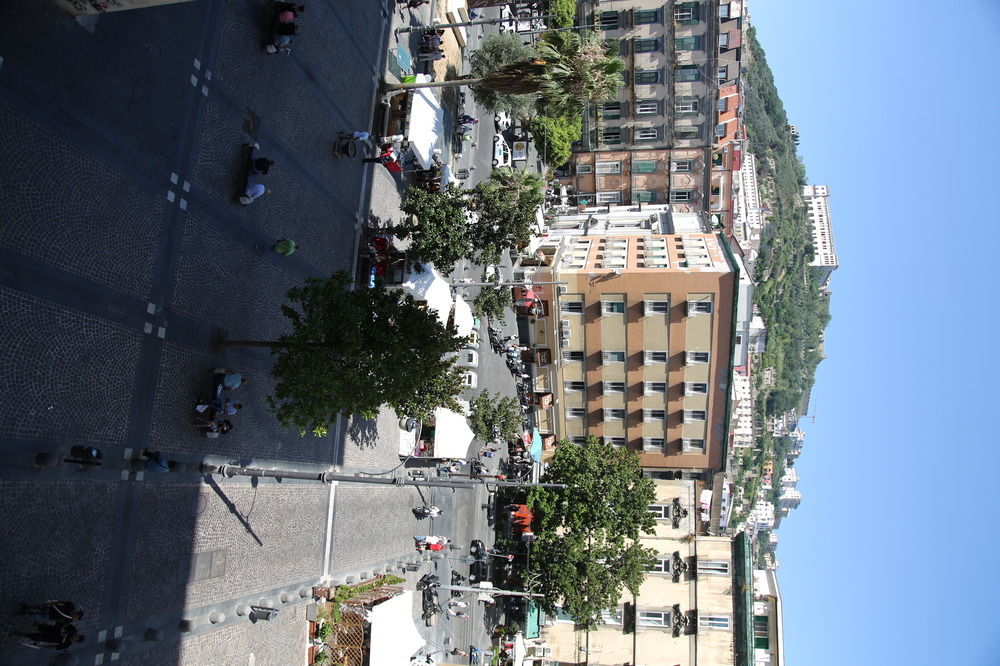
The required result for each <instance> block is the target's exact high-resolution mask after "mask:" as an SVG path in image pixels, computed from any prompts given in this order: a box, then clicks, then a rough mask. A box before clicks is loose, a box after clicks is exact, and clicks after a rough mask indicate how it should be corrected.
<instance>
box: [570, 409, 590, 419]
mask: <svg viewBox="0 0 1000 666" xmlns="http://www.w3.org/2000/svg"><path fill="white" fill-rule="evenodd" d="M586 415H587V408H586V407H570V408H568V409H567V410H566V418H568V419H582V418H583V417H584V416H586Z"/></svg>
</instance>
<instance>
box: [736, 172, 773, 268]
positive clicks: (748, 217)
mask: <svg viewBox="0 0 1000 666" xmlns="http://www.w3.org/2000/svg"><path fill="white" fill-rule="evenodd" d="M734 175H735V177H736V180H737V183H738V187H739V189H738V191H737V194H736V217H735V222H734V224H733V233H734V235H735V236H736V240H737V242H738V243H739V244H740V247H742V248H743V249H744V251H747V250H752V251H753V254H756V248H757V247H758V246H759V245H760V234H761V231H762V230H763V229H764V223H765V220H764V215H763V206H762V205H761V202H760V190H759V189H758V187H757V158H755V157H754V156H753V154H751V153H744V155H743V162H742V163H741V164H740V170H739V171H738V172H737V173H736V174H734ZM748 256H749V255H748Z"/></svg>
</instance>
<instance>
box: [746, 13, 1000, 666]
mask: <svg viewBox="0 0 1000 666" xmlns="http://www.w3.org/2000/svg"><path fill="white" fill-rule="evenodd" d="M749 8H750V13H751V16H752V23H753V25H755V26H756V27H757V36H758V39H759V40H760V42H761V44H762V46H763V47H764V50H765V51H766V53H767V58H768V63H769V64H770V66H771V68H772V70H773V71H774V75H775V80H776V83H777V86H778V92H779V94H780V95H781V98H782V100H783V101H784V105H785V110H786V111H787V112H788V116H789V121H790V122H791V123H792V124H795V125H797V126H798V127H799V131H800V133H801V136H802V139H801V143H800V147H799V152H800V154H801V155H802V156H803V159H804V161H805V164H806V169H807V172H808V177H809V180H810V182H811V183H814V184H818V185H829V186H830V188H831V198H830V208H831V218H832V220H833V231H834V237H835V239H836V244H837V250H838V254H839V257H840V268H839V269H838V270H837V271H836V272H835V273H834V274H833V280H832V283H831V286H832V290H833V300H832V308H831V309H832V314H833V321H832V322H831V324H830V327H829V328H828V329H827V345H826V351H827V359H826V360H825V361H824V362H823V363H822V364H821V365H820V368H819V371H818V373H817V382H816V387H815V389H814V390H813V400H812V405H811V407H812V409H811V411H812V412H813V413H814V414H815V416H816V421H815V424H814V423H812V422H811V421H810V420H809V419H805V420H803V421H801V422H800V425H801V426H802V427H803V429H804V430H806V432H807V433H808V435H807V437H806V443H805V448H804V452H803V454H802V457H801V458H800V460H799V462H798V463H797V464H796V467H797V468H798V472H799V477H800V478H801V481H800V483H799V489H800V490H801V491H802V493H803V495H804V497H803V501H802V505H801V506H800V507H799V508H798V509H797V510H794V511H793V512H792V514H791V516H790V517H789V518H788V519H787V520H786V521H784V523H783V524H782V527H781V529H780V530H779V532H780V543H779V546H778V559H779V561H780V563H781V566H780V569H779V570H778V578H779V583H780V585H781V588H782V598H783V602H784V626H785V650H786V654H787V663H789V664H792V665H793V666H802V665H808V666H821V665H824V664H836V665H837V666H843V665H844V664H850V665H851V666H858V665H859V664H873V665H878V666H886V665H895V664H904V665H907V666H913V665H919V664H935V665H940V664H948V665H952V664H954V665H955V666H966V665H979V664H984V665H986V664H988V665H990V666H994V665H996V664H1000V608H998V606H1000V603H998V601H1000V598H998V593H1000V584H998V583H997V578H998V574H997V572H996V570H995V569H996V568H997V566H998V565H1000V557H998V555H1000V553H998V547H997V546H998V544H997V542H998V537H997V533H998V521H997V520H995V518H996V516H997V514H998V510H997V504H998V502H997V500H998V497H1000V493H998V492H996V491H995V490H994V488H997V487H1000V484H998V483H997V481H996V480H995V475H996V474H997V471H998V470H1000V465H998V463H1000V456H998V450H1000V435H998V434H997V429H996V426H995V424H994V418H996V415H997V414H998V413H1000V391H998V390H997V388H996V383H997V381H998V379H1000V373H998V370H1000V368H998V363H997V350H996V346H997V342H998V336H997V330H998V325H1000V321H998V316H997V314H996V313H997V312H998V310H1000V298H998V296H997V292H998V291H1000V267H997V268H994V264H995V263H996V261H995V259H991V256H992V255H993V251H994V250H995V247H994V246H995V240H994V239H995V237H996V234H997V230H998V227H1000V215H998V214H997V212H996V199H997V195H998V192H1000V177H998V175H997V171H998V169H997V167H998V162H1000V160H998V159H997V158H996V157H994V154H995V152H996V151H995V148H994V145H996V143H997V142H996V140H995V138H994V136H993V129H994V126H995V125H997V121H998V120H1000V111H998V106H1000V105H998V102H1000V99H998V98H1000V95H998V92H997V88H998V84H997V76H995V75H994V73H993V70H994V68H995V67H996V66H997V65H998V63H1000V46H998V45H1000V2H997V0H949V1H948V2H935V3H930V2H922V1H920V0H907V1H906V2H903V1H900V0H877V1H867V2H850V1H841V2H830V3H820V2H811V1H806V0H750V6H749ZM991 343H992V344H991Z"/></svg>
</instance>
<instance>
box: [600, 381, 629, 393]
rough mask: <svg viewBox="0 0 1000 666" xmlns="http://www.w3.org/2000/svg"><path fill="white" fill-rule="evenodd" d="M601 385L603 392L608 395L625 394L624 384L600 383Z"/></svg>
mask: <svg viewBox="0 0 1000 666" xmlns="http://www.w3.org/2000/svg"><path fill="white" fill-rule="evenodd" d="M601 383H602V384H603V386H602V388H603V392H604V393H605V394H608V393H624V392H625V382H601Z"/></svg>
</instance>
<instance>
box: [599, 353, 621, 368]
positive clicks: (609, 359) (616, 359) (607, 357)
mask: <svg viewBox="0 0 1000 666" xmlns="http://www.w3.org/2000/svg"><path fill="white" fill-rule="evenodd" d="M601 357H602V359H603V360H604V364H605V365H607V364H608V363H624V362H625V352H623V351H606V352H601Z"/></svg>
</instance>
